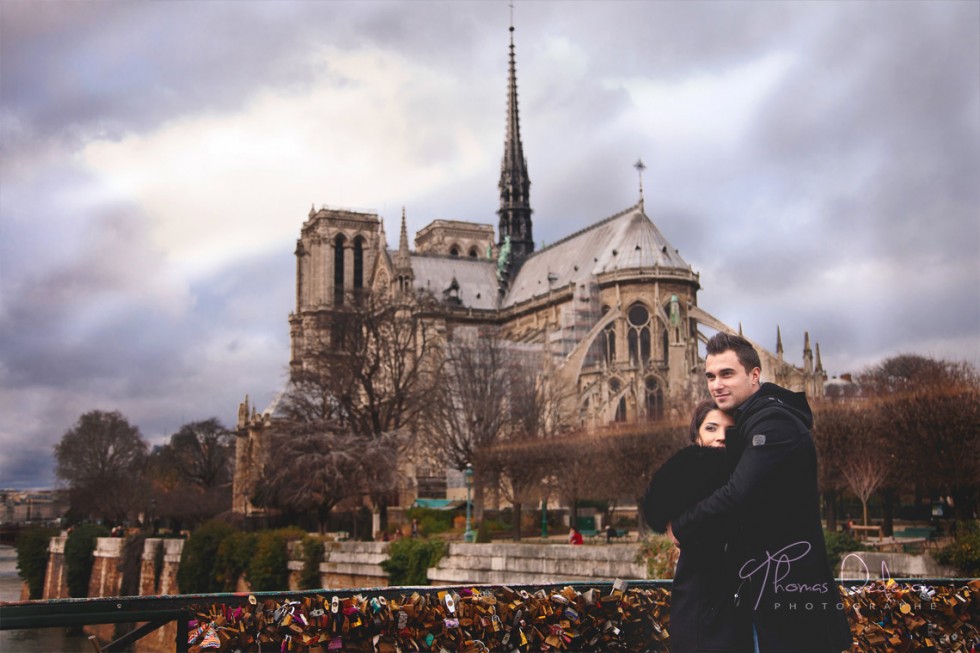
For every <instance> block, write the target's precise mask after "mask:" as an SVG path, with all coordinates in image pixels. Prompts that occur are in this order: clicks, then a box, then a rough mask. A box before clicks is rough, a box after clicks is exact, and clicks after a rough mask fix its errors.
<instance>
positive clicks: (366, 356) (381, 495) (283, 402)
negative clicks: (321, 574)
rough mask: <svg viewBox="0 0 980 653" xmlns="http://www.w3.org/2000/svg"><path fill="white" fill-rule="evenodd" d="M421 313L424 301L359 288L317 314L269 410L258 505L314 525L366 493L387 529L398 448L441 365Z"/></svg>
mask: <svg viewBox="0 0 980 653" xmlns="http://www.w3.org/2000/svg"><path fill="white" fill-rule="evenodd" d="M427 309H428V304H427V300H426V299H425V298H424V297H422V296H416V297H399V298H388V297H383V296H379V295H373V294H371V293H368V292H363V293H362V294H360V295H359V297H358V301H357V302H354V303H352V304H351V305H349V306H345V307H344V308H343V309H341V310H336V311H332V312H331V313H329V314H328V315H325V316H323V318H322V320H321V322H320V323H319V324H318V325H317V328H316V329H315V331H314V334H313V335H311V336H310V337H309V339H308V340H307V343H306V348H305V350H304V351H303V354H302V365H301V366H300V367H299V368H297V369H294V370H293V372H292V374H291V379H290V384H289V387H288V389H287V390H286V392H285V393H284V394H283V396H282V397H281V399H280V401H279V404H278V406H277V409H276V411H275V415H274V417H275V420H274V421H275V424H274V427H273V431H274V434H273V436H272V437H271V439H270V446H269V447H268V450H267V451H266V454H267V455H266V460H265V461H264V464H263V469H264V474H263V476H264V478H263V480H262V482H261V484H260V487H258V488H256V490H257V491H256V493H255V499H256V500H257V501H258V502H260V504H261V505H266V506H270V507H280V508H285V509H291V510H311V511H315V512H316V513H317V517H318V519H319V520H320V522H321V524H322V523H323V522H324V520H325V519H326V515H327V513H329V511H330V509H331V508H332V507H333V506H334V505H336V504H337V502H338V501H340V500H342V499H344V498H346V497H348V496H351V495H352V494H354V495H356V494H368V495H370V496H371V497H372V498H373V500H374V502H375V504H376V505H378V506H379V509H380V512H381V519H382V528H384V527H385V522H386V521H387V510H386V509H387V497H388V495H389V494H390V493H391V491H392V490H393V489H394V488H395V487H396V486H395V479H396V472H397V470H396V467H397V461H398V449H399V447H400V446H403V445H404V444H405V440H406V439H407V438H408V437H409V436H410V435H411V434H413V433H414V432H415V431H416V429H417V426H418V422H419V421H420V420H421V419H422V417H423V416H424V415H425V414H426V413H425V411H426V409H427V407H428V404H429V400H430V399H431V393H432V390H433V387H434V384H435V380H436V379H437V378H438V375H439V369H440V366H441V357H440V356H439V350H438V347H437V344H438V343H437V341H436V340H435V337H434V331H433V328H432V326H431V324H430V323H429V321H428V319H427V313H426V311H427ZM336 479H343V481H344V483H343V485H342V486H341V485H338V483H337V481H336Z"/></svg>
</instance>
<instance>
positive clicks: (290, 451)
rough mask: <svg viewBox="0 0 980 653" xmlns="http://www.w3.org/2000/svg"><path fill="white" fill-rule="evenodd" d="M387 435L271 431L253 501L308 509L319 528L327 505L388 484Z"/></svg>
mask: <svg viewBox="0 0 980 653" xmlns="http://www.w3.org/2000/svg"><path fill="white" fill-rule="evenodd" d="M388 440H389V438H387V437H382V438H373V437H370V436H365V435H357V434H353V433H332V432H323V431H320V432H305V433H304V432H298V431H294V430H293V431H278V432H275V433H273V434H272V438H271V439H270V445H271V446H270V448H269V452H268V456H267V458H266V461H265V464H264V465H263V473H262V478H261V480H260V481H259V484H258V486H257V487H256V489H255V494H254V500H255V503H257V504H258V505H269V506H276V507H278V508H281V509H284V510H286V511H289V512H296V513H313V514H315V515H316V519H317V524H318V526H319V530H320V532H321V533H322V532H324V530H325V529H326V526H327V518H328V517H329V515H330V511H331V510H332V509H333V508H334V506H336V505H337V504H338V503H340V502H341V501H343V500H344V499H348V498H351V497H357V496H363V495H366V494H369V493H371V492H375V491H378V490H379V488H385V489H390V488H391V487H392V485H393V484H394V482H393V475H394V472H395V459H396V448H395V447H394V446H393V444H392V443H390V442H388Z"/></svg>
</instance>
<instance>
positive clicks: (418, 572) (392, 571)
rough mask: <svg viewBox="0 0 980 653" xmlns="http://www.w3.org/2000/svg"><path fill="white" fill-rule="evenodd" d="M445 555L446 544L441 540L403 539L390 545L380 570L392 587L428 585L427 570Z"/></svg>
mask: <svg viewBox="0 0 980 653" xmlns="http://www.w3.org/2000/svg"><path fill="white" fill-rule="evenodd" d="M445 553H446V543H445V542H443V541H441V540H428V539H424V538H422V539H419V538H404V539H401V540H397V541H395V542H392V543H391V546H390V547H389V548H388V559H387V560H385V561H384V562H382V563H381V568H382V569H384V570H385V572H387V574H388V580H389V582H390V583H391V584H392V585H428V584H429V577H428V573H427V572H428V569H429V567H433V566H435V565H436V563H438V562H439V560H440V559H441V558H442V556H443V555H445Z"/></svg>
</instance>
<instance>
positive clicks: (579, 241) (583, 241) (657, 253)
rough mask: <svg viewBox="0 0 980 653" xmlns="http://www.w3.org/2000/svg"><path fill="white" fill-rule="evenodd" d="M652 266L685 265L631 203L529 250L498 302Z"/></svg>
mask: <svg viewBox="0 0 980 653" xmlns="http://www.w3.org/2000/svg"><path fill="white" fill-rule="evenodd" d="M655 266H659V267H661V268H679V269H683V270H685V271H689V270H690V269H691V266H690V265H688V264H687V262H685V261H684V259H683V258H681V255H680V254H679V253H678V252H677V250H676V249H674V247H673V246H672V245H671V244H670V243H668V242H667V239H666V238H664V235H663V234H662V233H660V230H659V229H657V227H656V225H654V224H653V222H652V221H651V220H650V218H648V217H647V216H646V214H645V213H644V212H643V206H642V204H637V205H636V206H633V207H631V208H629V209H626V210H625V211H623V212H621V213H617V214H616V215H614V216H612V217H610V218H607V219H605V220H603V221H602V222H597V223H596V224H594V225H592V226H591V227H588V228H586V229H583V230H581V231H579V232H576V233H574V234H572V235H571V236H568V237H567V238H564V239H562V240H560V241H558V242H557V243H554V244H552V245H549V246H548V247H546V248H545V249H542V250H540V251H538V252H535V253H534V254H532V255H531V256H529V257H528V258H527V259H526V260H525V261H524V264H523V265H522V266H521V268H520V270H519V272H518V273H517V277H516V278H515V279H514V281H513V283H512V284H511V285H510V291H509V292H508V293H507V296H506V297H505V298H504V302H503V303H504V306H505V307H506V306H513V305H515V304H520V303H522V302H525V301H527V300H529V299H533V298H534V297H537V296H538V295H542V294H545V293H547V292H548V291H549V290H551V289H556V288H560V287H562V286H567V285H568V284H570V283H575V284H576V285H578V284H581V283H586V282H587V281H588V280H589V279H590V278H592V277H595V276H599V275H601V274H604V273H608V272H614V271H619V270H635V269H641V268H653V267H655Z"/></svg>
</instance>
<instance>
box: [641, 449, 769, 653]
mask: <svg viewBox="0 0 980 653" xmlns="http://www.w3.org/2000/svg"><path fill="white" fill-rule="evenodd" d="M731 467H732V466H731V464H730V462H729V461H728V459H727V458H726V454H725V450H724V449H717V448H709V447H698V446H690V447H687V448H685V449H682V450H680V451H679V452H677V453H676V454H674V456H673V457H672V458H671V459H670V460H668V461H667V462H666V463H664V465H663V466H662V467H661V468H660V469H659V470H657V472H656V474H654V476H653V479H652V480H651V481H650V486H649V487H648V488H647V491H646V494H645V495H644V497H643V517H644V519H645V520H646V523H647V524H648V525H649V526H650V527H651V528H652V529H653V530H655V531H658V532H663V531H664V530H665V529H666V524H667V522H668V521H671V520H672V519H674V518H676V517H677V516H678V515H679V514H680V513H681V512H683V511H684V510H686V509H688V508H690V507H692V506H694V505H695V504H696V503H697V502H698V501H700V500H702V499H704V498H705V497H707V496H709V495H710V494H711V493H712V492H713V491H714V490H716V489H717V488H719V487H721V486H722V485H724V484H725V482H726V481H727V480H728V478H729V475H730V472H731ZM723 530H724V527H719V533H718V536H717V537H715V538H711V539H710V540H709V539H708V538H706V539H705V541H703V542H702V543H700V544H698V545H697V546H691V547H684V548H682V549H681V554H680V558H679V559H678V561H677V570H676V572H675V574H674V582H673V584H672V587H671V596H670V626H669V628H668V631H669V633H670V642H671V649H670V650H671V652H672V653H690V652H699V651H713V652H719V651H723V652H727V653H745V652H751V651H752V631H751V622H750V621H749V618H748V615H747V614H741V615H739V614H737V611H736V608H735V605H734V602H733V600H732V596H733V595H734V593H735V586H734V585H733V583H732V579H734V578H735V575H734V572H733V570H732V569H731V568H730V566H731V565H730V564H729V562H728V558H727V556H726V553H725V548H726V545H725V540H724V534H723V532H722V531H723Z"/></svg>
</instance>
